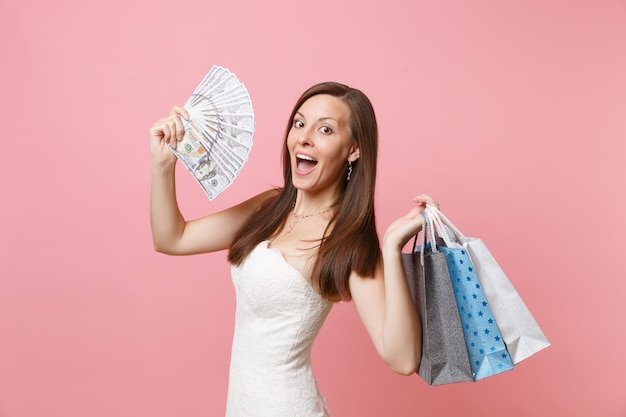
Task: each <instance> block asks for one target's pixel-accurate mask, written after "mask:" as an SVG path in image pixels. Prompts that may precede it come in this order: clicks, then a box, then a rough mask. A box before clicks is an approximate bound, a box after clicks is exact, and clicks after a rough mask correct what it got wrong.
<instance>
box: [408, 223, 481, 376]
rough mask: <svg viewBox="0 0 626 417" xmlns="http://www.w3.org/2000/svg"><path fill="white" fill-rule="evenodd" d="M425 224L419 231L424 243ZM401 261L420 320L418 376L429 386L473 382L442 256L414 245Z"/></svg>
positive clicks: (445, 264)
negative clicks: (420, 336) (420, 353)
mask: <svg viewBox="0 0 626 417" xmlns="http://www.w3.org/2000/svg"><path fill="white" fill-rule="evenodd" d="M425 228H426V225H424V230H423V231H422V241H423V243H425V236H426V230H425ZM416 243H417V236H415V240H414V243H413V250H412V252H411V253H403V254H402V261H403V264H404V270H405V273H406V277H407V281H408V284H409V290H410V293H411V298H412V299H413V303H414V305H415V307H416V310H417V313H418V315H419V317H420V320H421V322H422V359H421V362H420V367H419V370H418V372H417V373H418V374H419V376H420V377H421V378H422V379H423V380H424V381H426V382H427V383H428V384H429V385H441V384H450V383H454V382H463V381H472V370H471V368H470V363H469V357H468V355H467V348H466V346H465V339H464V338H463V329H462V328H461V321H460V318H459V312H458V309H457V305H456V301H455V298H454V293H453V290H452V284H451V282H450V272H449V271H448V265H447V263H446V258H445V256H444V255H443V254H442V253H440V252H437V251H436V250H434V251H429V250H423V248H425V247H426V245H425V244H422V246H421V247H418V246H417V245H416Z"/></svg>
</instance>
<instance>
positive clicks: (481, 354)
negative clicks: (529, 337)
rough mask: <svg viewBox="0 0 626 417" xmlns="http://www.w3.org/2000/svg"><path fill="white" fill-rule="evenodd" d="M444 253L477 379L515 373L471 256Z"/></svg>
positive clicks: (453, 252)
mask: <svg viewBox="0 0 626 417" xmlns="http://www.w3.org/2000/svg"><path fill="white" fill-rule="evenodd" d="M441 251H442V252H444V254H445V255H446V260H447V263H448V269H449V271H450V278H451V283H452V287H453V289H454V295H455V298H456V301H457V307H458V310H459V316H460V318H461V323H462V328H463V332H464V334H465V341H466V345H467V348H468V349H467V351H468V352H467V353H468V355H469V358H470V365H471V366H472V372H473V373H474V379H475V380H479V379H482V378H485V377H487V376H491V375H495V374H497V373H500V372H503V371H506V370H509V369H513V363H512V362H511V359H510V357H509V355H508V351H507V350H506V345H505V344H504V342H503V340H502V336H501V334H500V331H499V329H498V326H497V324H496V322H495V320H494V318H493V314H492V312H491V309H490V307H489V303H488V302H487V300H486V298H485V295H484V293H483V292H482V287H481V285H480V283H479V282H478V278H477V276H476V273H475V272H474V268H473V266H472V263H471V259H470V257H469V255H468V253H467V252H466V251H465V250H464V249H461V250H459V249H451V248H446V247H442V248H441Z"/></svg>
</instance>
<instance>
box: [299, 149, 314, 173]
mask: <svg viewBox="0 0 626 417" xmlns="http://www.w3.org/2000/svg"><path fill="white" fill-rule="evenodd" d="M316 165H317V160H316V159H314V158H312V157H310V156H308V155H304V154H301V153H298V154H296V170H297V171H298V173H300V174H305V173H308V172H310V171H312V170H313V168H315V166H316Z"/></svg>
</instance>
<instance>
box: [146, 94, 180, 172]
mask: <svg viewBox="0 0 626 417" xmlns="http://www.w3.org/2000/svg"><path fill="white" fill-rule="evenodd" d="M181 117H182V118H183V119H185V120H189V113H188V112H187V110H185V109H184V108H183V107H179V106H174V107H173V108H172V111H171V112H170V114H169V115H168V116H167V117H164V118H162V119H159V120H157V121H156V122H155V123H154V124H153V125H152V127H151V128H150V152H151V153H152V163H153V164H156V165H167V164H170V163H175V162H176V155H174V153H173V152H172V151H171V150H170V149H169V146H171V147H172V148H174V149H176V144H177V142H179V141H180V140H181V139H182V138H183V135H184V134H185V129H184V127H183V123H182V121H181ZM168 145H169V146H168Z"/></svg>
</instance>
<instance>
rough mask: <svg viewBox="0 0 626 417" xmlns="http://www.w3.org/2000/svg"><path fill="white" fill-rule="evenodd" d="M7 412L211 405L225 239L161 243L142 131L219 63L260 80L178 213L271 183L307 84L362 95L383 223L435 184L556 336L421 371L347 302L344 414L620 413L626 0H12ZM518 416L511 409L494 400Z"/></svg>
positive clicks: (70, 415)
mask: <svg viewBox="0 0 626 417" xmlns="http://www.w3.org/2000/svg"><path fill="white" fill-rule="evenodd" d="M0 46H1V48H2V66H1V67H0V68H1V69H0V71H1V74H2V76H1V77H0V89H1V90H0V92H1V97H2V99H1V100H0V118H1V120H2V125H1V126H0V129H1V132H2V141H3V143H4V146H3V151H2V152H0V167H1V169H2V171H1V172H2V175H0V190H1V193H2V212H1V214H2V215H1V216H0V253H1V254H2V255H0V416H1V417H43V416H45V417H61V416H62V417H85V416H89V417H100V416H102V417H104V416H107V417H110V416H116V417H127V416H128V417H130V416H133V417H134V416H152V417H158V416H186V417H194V416H198V417H201V416H202V417H204V416H219V415H223V411H224V403H225V395H226V386H227V368H228V358H229V350H230V343H231V337H232V324H233V309H234V294H233V290H232V287H231V281H230V276H229V266H228V264H227V262H226V260H225V253H217V254H211V255H203V256H196V257H187V258H174V257H167V256H164V255H160V254H157V253H155V252H154V251H153V250H152V246H151V237H150V230H149V223H148V199H149V182H150V156H149V151H148V140H147V130H148V128H149V126H150V125H151V124H152V122H153V121H154V120H156V119H157V118H158V117H161V116H162V115H164V114H166V113H168V112H169V109H170V107H171V105H173V104H174V103H178V104H183V103H184V101H185V100H186V99H187V97H188V95H189V94H191V92H192V91H193V89H194V88H195V87H196V85H197V84H198V82H199V81H200V80H201V79H202V77H204V75H205V73H206V72H207V71H208V70H209V69H210V67H211V66H212V65H213V64H218V65H222V66H225V67H228V68H230V69H231V70H232V71H234V72H235V73H236V74H237V76H238V77H239V78H240V79H241V80H242V81H244V83H245V84H246V86H247V87H248V89H249V91H250V93H251V96H252V99H253V103H254V106H255V111H256V116H257V133H256V135H255V146H254V148H253V152H252V154H251V156H250V159H249V161H248V163H247V164H246V166H245V167H244V170H243V172H242V174H241V176H240V177H239V178H238V180H237V182H236V183H235V184H234V185H233V186H232V187H231V188H229V189H228V190H227V191H225V192H224V193H223V194H222V195H221V196H220V197H219V198H218V199H217V200H215V201H213V202H209V201H208V200H207V199H206V198H205V197H204V194H203V193H202V191H201V190H200V188H199V187H198V186H197V185H196V184H195V183H194V182H193V180H192V178H191V176H190V175H188V174H187V173H185V172H184V171H183V170H181V171H180V175H179V190H180V203H181V206H182V209H183V211H184V212H185V213H186V214H187V215H188V216H190V217H193V216H198V215H201V214H203V213H206V212H209V211H212V210H217V209H220V208H223V207H226V206H229V205H231V204H233V203H235V202H238V201H240V200H241V199H242V198H245V197H247V196H250V195H251V194H253V193H257V192H259V191H261V190H264V189H266V188H268V187H270V186H273V185H276V184H279V182H280V172H281V171H280V169H279V161H280V157H279V152H280V142H281V137H282V134H283V128H284V126H285V124H286V117H287V116H288V113H289V110H290V109H291V106H292V104H293V102H294V101H295V99H296V98H297V96H298V95H299V94H300V93H301V92H302V91H303V90H304V89H305V88H307V87H308V86H310V85H311V84H313V83H315V82H319V81H326V80H336V81H341V82H344V83H347V84H350V85H353V86H356V87H358V88H361V89H362V90H363V91H364V92H366V93H367V94H368V95H369V96H370V98H371V99H372V101H373V103H374V106H375V108H376V109H377V114H378V117H379V124H380V131H381V146H380V148H381V149H380V173H379V183H378V191H377V207H378V224H379V229H380V230H381V231H382V230H384V229H385V228H386V226H387V225H388V224H389V223H390V222H391V221H392V220H393V219H394V218H395V217H397V216H399V215H402V214H404V213H405V212H406V211H408V209H409V208H410V206H411V202H410V198H411V197H412V196H413V195H415V194H418V193H422V192H427V193H430V194H432V195H433V196H435V197H436V198H437V199H439V200H440V201H441V203H442V209H443V210H444V212H445V213H446V214H448V216H449V217H451V218H452V220H453V221H455V223H456V224H457V226H459V227H460V228H461V230H463V231H464V232H465V233H466V234H467V235H470V236H480V237H482V238H483V240H485V242H486V243H487V244H488V246H489V248H490V249H491V250H492V252H493V253H494V254H495V255H496V258H497V259H498V260H499V262H500V263H501V265H502V266H503V267H504V269H505V271H507V273H508V275H509V277H510V278H511V280H512V281H513V282H514V283H515V285H516V287H517V289H518V291H519V292H520V293H521V294H522V296H523V298H524V299H525V301H526V302H527V304H528V306H529V307H530V309H531V311H532V312H533V314H534V315H535V317H536V319H537V320H538V321H539V323H540V324H541V326H542V328H543V330H544V331H545V332H546V334H547V335H548V336H549V338H550V339H551V341H552V343H553V346H552V347H550V348H548V349H546V350H545V351H542V352H541V353H539V354H537V355H536V356H534V357H532V358H530V359H528V360H527V361H525V362H522V363H521V364H519V365H518V367H517V368H516V369H515V370H514V371H512V372H508V373H505V374H502V375H499V376H496V377H493V378H490V379H487V380H484V381H481V382H479V383H476V384H471V383H465V384H457V385H453V386H444V387H436V388H431V387H428V386H427V385H426V384H425V383H424V382H422V381H421V380H420V379H419V378H418V377H417V376H412V377H401V376H398V375H396V374H394V373H392V372H391V371H390V370H388V369H387V368H386V367H385V365H384V364H383V363H382V361H381V360H380V359H379V358H378V357H377V356H376V354H375V352H374V349H373V347H372V344H371V342H370V341H369V339H368V338H367V336H366V334H365V331H364V329H363V327H362V325H361V324H360V322H359V321H358V318H357V317H356V314H355V312H354V308H353V306H352V304H345V303H344V304H341V305H338V306H336V307H335V308H334V310H333V312H332V313H331V316H330V318H329V321H328V322H327V323H326V326H325V328H324V329H323V331H322V333H321V335H320V337H319V339H318V341H317V343H316V346H315V349H314V367H315V370H316V374H317V378H318V382H319V384H320V386H321V388H322V390H323V392H324V393H325V395H326V396H327V398H328V403H329V405H330V408H331V411H332V412H333V415H334V416H361V417H367V416H419V415H432V414H433V413H436V415H441V416H452V415H461V414H462V413H463V414H464V415H471V416H477V415H481V416H492V415H493V416H495V415H507V416H569V417H574V416H611V417H612V416H622V417H623V416H626V400H624V382H623V380H624V373H625V371H626V360H625V359H624V358H625V355H624V352H623V351H624V346H625V345H626V332H625V331H624V319H625V318H626V302H625V301H624V290H625V289H626V288H625V287H626V286H625V284H624V268H623V263H622V260H623V257H624V255H623V249H624V245H623V239H624V236H625V235H626V227H625V222H624V220H623V217H622V216H623V213H624V212H625V211H626V203H625V198H624V197H625V192H624V188H625V185H626V181H625V180H626V171H625V168H624V160H625V155H626V2H624V1H623V0H596V1H591V0H589V1H583V0H579V1H565V0H541V1H539V0H531V1H523V2H522V1H520V2H503V1H496V0H491V1H489V0H478V1H472V2H469V1H463V0H445V1H431V2H426V1H421V0H420V1H415V0H404V1H394V0H391V1H385V2H372V1H370V2H363V1H360V0H350V1H343V2H342V1H335V0H332V1H331V0H320V1H315V2H307V3H305V2H295V1H284V0H269V1H264V2H252V1H250V2H249V3H245V2H238V1H223V2H206V1H202V2H201V1H188V2H183V1H181V2H171V1H160V0H157V1H138V0H130V1H120V0H111V1H106V2H87V1H83V0H57V1H35V0H2V1H1V2H0ZM503 413H504V414H503Z"/></svg>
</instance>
